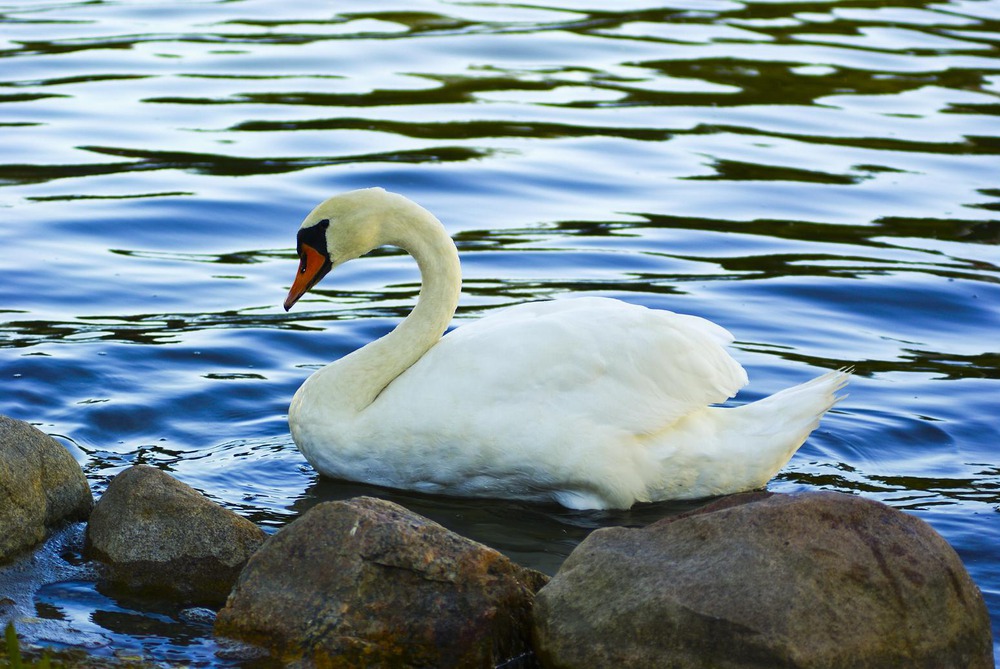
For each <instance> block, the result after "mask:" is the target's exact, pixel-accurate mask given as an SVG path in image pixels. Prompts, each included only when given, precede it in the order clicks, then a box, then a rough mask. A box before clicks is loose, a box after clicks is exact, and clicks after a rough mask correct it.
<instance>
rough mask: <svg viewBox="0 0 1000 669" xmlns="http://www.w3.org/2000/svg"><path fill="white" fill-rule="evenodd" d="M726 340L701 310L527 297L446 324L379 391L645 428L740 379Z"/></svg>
mask: <svg viewBox="0 0 1000 669" xmlns="http://www.w3.org/2000/svg"><path fill="white" fill-rule="evenodd" d="M731 341H732V335H730V334H729V333H728V332H727V331H726V330H724V329H723V328H721V327H719V326H718V325H715V324H714V323H711V322H709V321H706V320H704V319H701V318H697V317H694V316H683V315H679V314H674V313H671V312H668V311H660V310H653V309H647V308H645V307H641V306H637V305H632V304H628V303H625V302H621V301H619V300H610V299H604V298H575V299H567V300H555V301H547V302H535V303H528V304H523V305H518V306H515V307H510V308H506V309H503V310H501V311H499V312H496V313H494V314H492V315H489V316H487V317H485V318H483V319H480V320H478V321H475V322H473V323H470V324H468V325H463V326H461V327H459V328H457V329H455V330H454V331H452V332H450V333H449V334H448V335H446V336H445V337H444V338H442V340H441V341H440V342H439V343H438V344H437V345H435V346H434V347H433V348H432V349H431V350H430V351H428V353H427V354H425V355H424V357H423V358H421V360H420V361H418V362H417V363H416V364H415V365H413V367H411V368H410V369H409V370H407V372H405V373H404V374H403V375H401V376H400V377H399V378H397V379H396V380H395V381H394V382H393V383H392V384H390V386H389V388H387V389H386V392H387V393H388V394H390V395H397V397H396V400H397V401H399V400H402V399H403V398H402V397H400V396H399V394H400V393H401V394H403V395H407V396H409V397H410V401H412V402H416V404H418V405H420V404H424V403H428V405H430V404H437V405H438V406H441V405H443V406H445V407H449V410H451V411H472V412H476V411H479V412H482V411H489V410H490V407H494V408H496V409H497V410H501V411H508V412H509V411H510V409H511V408H512V407H520V408H522V409H524V410H523V411H522V415H525V416H529V415H541V414H540V413H539V411H537V410H540V411H541V412H544V414H545V415H549V416H551V415H556V416H563V417H565V420H567V421H573V420H587V421H596V422H598V423H599V424H602V425H607V426H613V427H616V428H620V429H622V430H625V431H628V432H630V433H633V434H643V433H653V432H656V431H658V430H662V429H663V428H664V427H666V426H668V425H670V424H672V423H673V422H674V421H676V420H677V419H679V418H681V417H682V416H684V415H686V414H688V413H690V412H691V411H694V410H697V409H700V408H703V407H705V406H708V405H710V404H715V403H718V402H722V401H725V400H726V399H728V398H729V397H731V396H733V395H734V394H735V393H736V391H737V390H739V389H740V388H741V387H743V385H745V384H746V382H747V377H746V372H745V371H744V370H743V368H742V367H741V366H740V365H739V363H737V362H736V361H735V360H733V358H732V357H730V356H729V354H728V353H727V352H726V350H725V346H726V345H727V344H729V343H730V342H731ZM417 389H419V393H420V394H421V395H422V397H421V398H420V399H417V398H416V394H417ZM532 407H533V408H534V409H536V411H529V410H528V409H529V408H532Z"/></svg>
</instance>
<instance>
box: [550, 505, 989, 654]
mask: <svg viewBox="0 0 1000 669" xmlns="http://www.w3.org/2000/svg"><path fill="white" fill-rule="evenodd" d="M534 619H535V644H536V651H537V653H538V655H539V658H540V660H541V662H542V666H544V667H560V668H572V667H611V666H615V667H619V666H627V667H633V668H642V667H665V666H669V667H675V668H677V669H683V668H685V667H707V666H712V667H732V668H735V667H761V668H763V667H802V668H805V667H856V668H865V667H872V668H874V667H982V668H984V669H985V668H987V667H989V668H992V667H993V659H992V656H993V650H992V642H991V639H990V623H989V617H988V614H987V611H986V607H985V604H984V603H983V598H982V595H981V593H980V592H979V590H978V588H976V586H975V584H974V583H973V582H972V580H971V578H970V577H969V574H968V572H967V571H966V570H965V568H964V566H963V565H962V562H961V561H960V560H959V558H958V555H957V554H956V553H955V551H954V550H952V548H951V546H949V545H948V544H947V543H946V542H945V541H944V539H942V538H941V537H940V536H939V535H938V534H937V533H936V532H935V531H934V530H933V529H931V527H930V526H929V525H927V524H926V523H924V522H923V521H921V520H919V519H917V518H915V517H913V516H910V515H907V514H904V513H902V512H899V511H896V510H894V509H891V508H889V507H888V506H885V505H883V504H880V503H878V502H873V501H870V500H865V499H861V498H857V497H853V496H850V495H843V494H838V493H828V492H816V493H803V494H797V495H777V494H775V495H771V494H768V493H748V494H744V495H734V496H732V497H730V498H725V499H723V500H720V501H719V502H718V503H716V504H713V505H709V506H708V507H705V508H704V509H701V510H699V511H695V512H693V513H690V514H687V515H684V516H680V517H676V518H671V519H665V520H663V521H660V522H658V523H655V524H653V525H650V526H649V527H647V528H645V529H625V528H611V529H602V530H598V531H596V532H594V533H593V534H591V535H590V536H589V537H588V538H587V539H586V540H585V541H584V542H583V543H582V544H580V546H579V547H577V549H576V550H575V551H574V552H573V553H572V554H571V555H570V557H569V558H568V559H567V560H566V562H565V563H564V565H563V567H562V568H561V569H560V570H559V572H558V574H556V576H555V577H553V579H552V581H551V582H550V583H549V584H548V585H547V586H546V587H545V588H543V589H542V590H541V592H539V593H538V596H537V597H536V600H535V609H534Z"/></svg>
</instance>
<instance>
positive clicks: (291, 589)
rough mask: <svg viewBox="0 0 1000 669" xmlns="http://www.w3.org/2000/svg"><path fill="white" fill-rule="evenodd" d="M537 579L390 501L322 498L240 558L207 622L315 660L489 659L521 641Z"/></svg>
mask: <svg viewBox="0 0 1000 669" xmlns="http://www.w3.org/2000/svg"><path fill="white" fill-rule="evenodd" d="M545 580H546V577H545V576H544V575H542V574H539V573H538V572H534V571H532V570H529V569H524V568H522V567H519V566H517V565H515V564H514V563H512V562H511V561H510V560H508V559H507V558H506V557H504V556H503V555H501V554H500V553H498V552H497V551H495V550H493V549H490V548H487V547H485V546H483V545H481V544H478V543H476V542H474V541H471V540H469V539H465V538H463V537H461V536H459V535H457V534H454V533H453V532H450V531H448V530H446V529H445V528H443V527H442V526H440V525H438V524H437V523H435V522H433V521H431V520H428V519H427V518H424V517H422V516H419V515H417V514H414V513H412V512H410V511H408V510H407V509H405V508H403V507H401V506H399V505H397V504H393V503H391V502H386V501H382V500H378V499H373V498H369V497H360V498H356V499H352V500H349V501H347V502H327V503H324V504H320V505H318V506H316V507H314V508H313V509H311V510H310V511H308V512H307V513H305V514H304V515H303V516H302V517H301V518H299V519H297V520H296V521H295V522H293V523H291V524H290V525H288V526H287V527H285V528H284V529H282V530H281V531H280V532H278V533H277V534H275V535H274V536H273V537H271V538H270V539H269V540H268V541H267V543H266V544H265V545H264V546H263V547H262V548H261V550H260V551H258V552H257V554H256V555H254V557H253V558H251V560H250V562H249V563H248V564H247V567H246V569H244V571H243V573H242V574H241V575H240V579H239V582H238V583H237V584H236V587H235V588H234V590H233V593H232V595H231V596H230V597H229V601H228V602H227V603H226V606H225V608H224V609H223V610H222V611H221V612H220V613H219V617H218V619H217V621H216V632H217V633H218V634H221V635H225V636H231V637H235V638H239V639H242V640H244V641H250V642H253V643H258V644H261V645H264V646H266V647H268V648H270V649H271V650H272V652H273V653H274V654H275V655H277V656H279V657H281V658H282V659H283V660H286V661H289V660H301V661H304V662H305V663H306V664H316V665H319V666H324V667H368V666H372V667H381V666H406V667H493V666H494V665H495V664H497V663H498V662H500V661H503V660H506V659H508V658H511V657H515V656H518V655H520V654H523V653H526V652H528V636H529V629H530V617H531V602H532V597H533V595H534V593H535V591H536V590H537V589H538V588H540V587H541V586H542V584H543V583H544V581H545Z"/></svg>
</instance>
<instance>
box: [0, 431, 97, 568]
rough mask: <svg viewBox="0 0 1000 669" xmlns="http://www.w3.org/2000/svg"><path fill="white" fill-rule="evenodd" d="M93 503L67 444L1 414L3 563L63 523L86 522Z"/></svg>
mask: <svg viewBox="0 0 1000 669" xmlns="http://www.w3.org/2000/svg"><path fill="white" fill-rule="evenodd" d="M93 505H94V498H93V497H92V496H91V494H90V488H89V487H88V486H87V479H86V477H85V476H84V474H83V470H82V469H80V465H79V464H77V462H76V460H74V459H73V456H72V455H70V453H69V451H67V450H66V448H65V447H64V446H63V445H62V444H60V443H59V442H58V441H56V440H55V439H53V438H52V437H50V436H48V435H46V434H45V433H43V432H41V431H40V430H38V429H37V428H34V427H32V426H31V425H28V424H27V423H25V422H23V421H20V420H16V419H14V418H8V417H7V416H0V562H5V561H7V560H8V559H10V558H11V557H13V556H14V555H15V554H16V553H18V552H19V551H22V550H24V549H26V548H30V547H32V546H34V545H35V544H37V543H39V542H41V541H42V540H44V539H45V537H46V534H47V532H48V530H49V528H51V527H53V526H55V525H58V524H59V523H61V522H63V521H78V520H86V518H87V516H88V515H89V514H90V510H91V507H93Z"/></svg>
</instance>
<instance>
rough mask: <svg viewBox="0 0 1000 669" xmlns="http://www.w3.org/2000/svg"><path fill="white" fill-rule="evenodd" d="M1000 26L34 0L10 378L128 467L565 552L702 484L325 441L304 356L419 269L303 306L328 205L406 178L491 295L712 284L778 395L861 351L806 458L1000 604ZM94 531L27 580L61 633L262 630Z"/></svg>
mask: <svg viewBox="0 0 1000 669" xmlns="http://www.w3.org/2000/svg"><path fill="white" fill-rule="evenodd" d="M373 4H375V5H376V8H374V9H373V8H372V5H373ZM609 5H610V6H612V7H613V9H611V10H609V9H608V7H609ZM998 29H1000V3H997V2H992V1H987V0H953V1H950V2H948V1H939V2H926V1H918V0H898V1H897V2H894V3H884V2H875V1H874V0H871V1H858V2H839V3H834V2H796V3H786V2H781V1H767V2H763V1H762V2H737V1H735V0H704V1H698V2H691V1H688V0H677V1H675V2H673V3H669V4H660V3H653V2H650V1H646V0H626V1H625V2H619V3H607V2H600V3H599V2H592V1H591V0H573V1H571V0H565V1H562V2H556V0H550V3H549V4H517V3H510V4H508V3H503V2H479V3H477V2H444V1H439V0H424V1H422V2H421V1H418V0H411V1H410V2H390V1H386V2H380V3H362V2H340V3H336V4H335V5H331V4H330V3H326V2H296V3H275V2H268V1H265V0H245V1H236V2H223V1H203V2H186V3H169V4H163V3H146V2H137V1H127V0H123V1H120V2H74V1H70V0H66V1H63V2H59V1H57V0H44V1H42V0H30V1H29V0H22V1H19V2H17V3H13V2H11V1H10V0H8V2H6V3H3V0H0V57H2V61H0V62H2V65H0V137H2V138H3V139H2V141H0V215H2V223H0V249H2V251H0V253H2V256H0V258H2V262H0V388H2V395H0V412H2V413H4V414H8V415H11V416H14V417H17V418H22V419H25V420H28V421H30V422H32V423H34V424H36V425H38V426H39V427H40V428H41V429H43V430H44V431H46V432H48V433H51V434H53V435H56V436H57V437H58V438H59V439H60V440H61V441H62V442H63V443H65V444H66V445H67V446H68V447H69V448H70V450H71V451H72V453H73V454H74V455H75V456H76V458H77V459H78V460H79V462H80V463H81V464H82V465H83V467H84V469H85V471H86V472H87V475H88V477H89V480H90V481H91V483H92V486H93V488H94V491H95V493H96V494H100V493H101V492H102V491H103V490H104V488H105V486H106V485H107V482H108V480H110V478H111V477H113V476H114V475H115V474H116V473H117V472H119V471H121V470H122V469H123V468H125V467H127V466H129V465H132V464H135V463H139V462H142V463H148V464H152V465H155V466H158V467H161V468H163V469H164V470H166V471H168V472H170V473H172V474H173V475H175V476H177V477H178V478H179V479H181V480H183V481H185V482H186V483H189V484H191V485H193V486H194V487H196V488H198V489H199V490H201V491H203V492H204V493H205V494H207V495H208V496H210V497H211V498H212V499H215V500H217V501H219V502H220V503H222V504H224V505H226V506H227V507H229V508H231V509H233V510H235V511H237V512H239V513H241V514H243V515H245V516H247V517H249V518H250V519H252V520H253V521H255V522H257V523H259V524H260V525H262V526H263V527H265V528H266V529H267V530H268V531H274V530H276V529H277V528H279V527H281V526H282V525H284V524H285V523H287V522H289V521H290V520H291V519H293V518H295V517H296V516H297V515H298V514H300V513H301V512H303V511H304V510H305V509H307V508H309V507H310V506H312V505H314V504H316V503H318V502H319V501H322V500H329V499H338V498H346V497H349V496H352V495H356V494H374V495H379V496H383V497H387V498H389V499H393V500H396V501H399V502H402V503H404V504H406V505H408V506H410V507H411V508H413V509H414V510H416V511H418V512H420V513H424V514H426V515H428V516H430V517H432V518H434V519H436V520H438V521H440V522H442V523H444V524H445V525H447V526H449V527H451V528H453V529H456V530H458V531H460V532H462V533H464V534H467V535H469V536H472V537H473V538H476V539H478V540H481V541H484V542H485V543H487V544H489V545H492V546H494V547H496V548H498V549H500V550H503V551H504V552H506V553H507V554H509V555H511V556H512V557H513V558H515V559H516V560H518V561H519V562H521V563H523V564H527V565H529V566H533V567H535V568H538V569H541V570H543V571H546V572H549V573H552V572H554V571H555V570H556V569H557V568H558V566H559V564H560V563H561V561H562V560H563V559H564V558H565V556H566V555H567V554H568V553H569V552H570V551H571V550H572V549H573V547H574V546H575V545H576V544H577V543H578V542H579V541H580V540H581V539H582V538H583V537H584V536H586V534H587V533H588V532H589V531H591V530H592V529H593V528H595V527H600V526H604V525H610V524H630V525H643V524H646V523H649V522H652V521H653V520H655V519H657V518H660V517H662V516H664V515H667V514H669V513H672V512H674V511H676V510H677V509H679V508H685V507H684V505H676V504H658V505H646V506H641V507H637V508H636V509H634V510H632V511H630V512H616V513H596V512H595V513H580V512H569V511H565V510H561V509H557V508H554V507H538V506H531V505H523V504H515V503H506V502H495V501H461V500H450V499H443V498H434V497H423V496H419V495H409V494H401V493H393V492H390V491H385V490H379V489H372V488H367V487H365V486H361V485H355V484H346V483H340V482H334V481H328V480H321V479H319V478H318V477H317V476H316V474H315V473H314V472H313V471H312V470H311V468H310V467H309V466H308V465H307V464H306V463H305V461H304V460H303V458H302V457H301V456H300V455H299V454H298V452H297V451H296V449H295V448H294V446H293V444H292V443H291V440H290V438H289V436H288V433H287V427H286V424H285V412H286V409H287V404H288V401H289V399H290V397H291V395H292V393H293V392H294V391H295V389H296V388H297V386H298V385H299V383H301V381H302V380H303V379H304V378H305V377H306V376H307V375H308V373H309V372H311V371H312V370H314V369H316V368H317V367H319V366H320V365H322V364H323V363H325V362H327V361H329V360H332V359H335V358H337V357H339V356H342V355H344V354H345V353H347V352H349V351H351V350H353V349H354V348H356V347H358V346H360V345H361V344H363V343H364V342H367V341H369V340H370V339H372V338H374V337H377V336H379V335H381V334H383V333H385V332H386V331H388V330H389V329H390V328H391V327H392V326H393V324H394V323H395V322H397V320H398V319H399V318H400V317H401V316H403V315H404V314H405V313H406V311H407V309H408V308H409V306H410V305H411V304H412V301H413V298H414V296H415V293H416V290H417V287H418V277H417V274H416V270H415V268H414V266H413V265H412V263H411V262H410V261H409V260H408V259H407V258H405V257H403V256H401V255H398V254H393V253H383V254H379V255H378V256H377V257H375V258H371V259H367V260H364V261H361V262H357V263H352V264H350V265H348V266H345V267H343V268H340V269H338V270H337V272H336V273H335V274H334V275H332V276H331V277H329V278H328V279H327V280H326V281H325V282H324V284H323V285H322V287H321V289H320V290H318V291H317V292H316V293H315V294H314V295H313V296H311V297H310V298H308V299H306V300H303V302H301V303H300V304H299V305H298V306H297V307H296V309H295V310H293V312H292V313H290V314H286V313H284V311H283V310H282V309H281V307H280V303H281V301H282V300H283V298H284V295H285V292H286V290H287V288H288V286H289V284H290V283H291V278H292V274H293V272H294V270H295V266H296V262H295V258H294V253H293V250H292V247H293V244H294V232H295V229H296V227H297V226H298V224H299V222H300V221H301V219H302V217H303V216H304V215H305V214H306V213H307V212H308V211H309V210H310V209H311V208H312V207H313V206H314V205H315V204H316V203H317V202H318V201H320V200H321V199H323V198H325V197H327V196H329V195H332V194H334V193H337V192H340V191H343V190H348V189H351V188H356V187H364V186H372V185H378V186H384V187H386V188H389V189H392V190H396V191H399V192H401V193H404V194H405V195H407V196H409V197H411V198H412V199H415V200H417V201H418V202H420V203H421V204H423V205H425V206H426V207H428V208H429V209H430V210H432V211H434V212H435V213H436V214H437V215H438V216H439V217H440V218H441V219H442V221H443V222H444V223H445V225H446V226H447V227H448V229H449V231H450V232H451V233H452V234H453V235H454V236H455V238H456V240H457V242H458V245H459V249H460V251H461V255H462V261H463V266H464V271H465V277H466V279H465V288H464V293H463V296H462V305H461V308H460V311H459V313H458V316H457V319H456V322H457V323H458V324H461V323H462V322H463V321H468V320H470V319H473V318H476V317H478V316H480V315H482V314H484V313H486V312H488V311H489V310H491V309H494V308H498V307H502V306H504V305H507V304H512V303H516V302H521V301H525V300H532V299H540V298H560V297H564V296H568V295H607V296H613V297H617V298H620V299H623V300H628V301H632V302H636V303H640V304H645V305H648V306H652V307H662V308H668V309H671V310H675V311H682V312H687V313H694V314H699V315H702V316H705V317H707V318H710V319H712V320H714V321H716V322H718V323H720V324H722V325H724V326H726V327H727V328H729V329H730V330H732V331H733V332H734V333H735V334H736V336H737V339H738V343H737V346H736V349H735V355H736V356H737V358H738V359H739V360H740V361H741V362H742V363H743V364H744V365H745V366H746V367H747V368H748V370H749V373H750V377H751V385H750V387H749V388H748V389H747V390H746V391H745V392H744V393H742V394H741V395H740V396H739V398H738V400H737V401H741V402H742V401H749V400H752V399H755V398H758V397H761V396H763V395H766V394H769V393H772V392H774V391H776V390H778V389H780V388H783V387H785V386H788V385H791V384H794V383H796V382H799V381H803V380H805V379H807V378H810V377H811V376H813V375H816V374H818V373H819V372H821V371H822V370H826V369H831V368H837V367H840V366H843V365H848V364H850V365H854V366H855V367H856V369H857V375H856V377H855V379H854V381H853V382H852V384H851V387H850V397H849V398H848V399H847V400H846V401H844V402H843V403H842V404H840V405H839V406H838V407H837V409H836V410H835V411H834V412H833V413H832V414H831V415H829V417H828V418H827V419H826V420H825V421H824V423H823V425H822V426H821V428H820V429H819V430H818V431H817V432H816V433H815V434H814V435H813V436H812V437H811V438H810V440H809V441H808V442H807V443H806V445H805V446H804V447H803V448H802V450H801V451H800V452H799V453H798V454H797V455H796V456H795V458H794V459H793V460H792V461H791V463H790V464H789V466H788V467H786V468H785V470H784V471H783V472H782V473H781V474H780V475H779V476H778V477H777V478H776V479H775V480H774V481H773V482H772V484H771V485H770V488H771V489H772V490H776V491H780V492H791V491H798V490H816V489H826V490H838V491H843V492H849V493H854V494H859V495H862V496H865V497H869V498H873V499H878V500H881V501H884V502H886V503H888V504H891V505H893V506H895V507H897V508H900V509H903V510H905V511H907V512H910V513H913V514H915V515H917V516H919V517H920V518H923V519H924V520H926V521H928V522H929V523H930V524H931V525H933V526H934V527H935V528H936V529H937V530H938V531H939V532H941V533H942V534H943V535H944V536H945V537H946V538H947V539H948V541H950V542H951V543H952V545H953V546H955V548H956V549H957V550H958V552H959V554H960V555H961V556H962V559H963V560H964V562H965V564H966V565H967V566H968V568H969V570H970V572H971V573H972V575H973V578H974V579H975V580H976V582H977V583H978V584H979V585H980V587H981V588H982V589H983V592H984V594H985V596H986V600H987V603H988V606H989V607H990V611H991V613H992V616H993V621H994V635H995V636H1000V634H998V632H1000V566H998V565H1000V543H998V541H997V537H998V536H1000V534H998V531H1000V457H998V455H997V452H998V450H997V449H998V445H1000V424H998V418H997V404H998V400H1000V345H998V343H997V342H998V336H997V333H998V332H1000V309H998V306H997V305H998V304H1000V249H998V243H1000V214H998V211H1000V178H998V176H1000V156H998V154H1000V122H998V115H1000V114H998V112H1000V59H998V55H1000V53H998V45H1000V37H998V35H1000V30H998ZM78 544H79V528H76V529H72V528H71V530H69V531H67V533H65V534H63V535H61V538H60V539H58V540H57V541H56V542H54V543H53V544H50V546H49V547H47V548H46V549H45V551H43V552H42V553H40V554H39V555H38V556H36V558H35V559H34V560H33V561H32V562H31V564H21V565H20V566H19V567H18V569H19V570H20V571H18V572H17V574H18V578H16V579H11V578H7V580H6V581H5V582H6V583H7V586H6V587H8V588H11V592H12V593H14V595H16V596H12V599H14V600H15V603H16V609H17V611H18V612H19V615H21V616H22V617H23V616H29V619H24V620H23V622H22V624H21V629H22V633H23V634H24V635H25V636H26V637H28V638H30V639H33V640H36V641H39V642H43V643H54V644H57V645H70V646H77V647H83V648H87V649H90V650H91V651H92V652H94V653H97V654H112V653H119V654H125V655H141V656H144V657H146V658H148V659H151V660H154V661H160V662H190V663H192V664H194V665H208V664H212V663H215V662H224V663H229V664H238V663H239V662H238V661H237V660H234V659H225V658H223V659H222V660H220V659H219V658H217V657H216V655H215V653H216V652H220V648H219V647H218V646H217V644H216V642H215V641H213V639H212V637H211V633H210V629H211V628H210V620H209V621H208V622H206V619H205V618H206V617H205V616H204V615H202V614H203V612H201V613H199V612H197V611H195V612H193V613H192V612H191V611H188V610H184V609H183V608H181V607H178V606H176V605H174V604H171V603H169V602H158V601H146V600H141V599H140V600H136V599H134V598H129V597H128V596H126V595H123V594H122V593H109V592H106V591H103V590H102V589H100V588H98V587H97V586H95V584H94V580H93V574H92V570H91V569H90V567H89V565H87V563H86V562H85V561H82V560H81V559H80V558H79V545H78ZM9 576H10V570H9V569H8V577H9ZM15 591H16V592H15ZM221 652H222V653H223V655H224V656H225V655H226V652H225V649H222V650H221ZM227 657H228V656H227Z"/></svg>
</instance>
